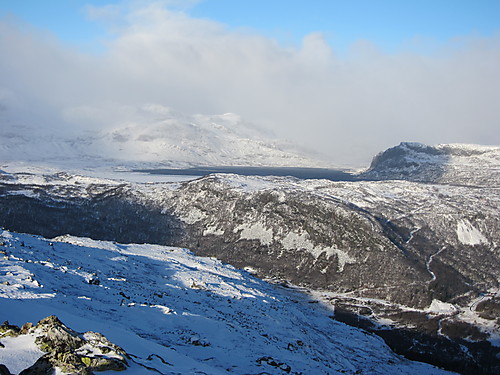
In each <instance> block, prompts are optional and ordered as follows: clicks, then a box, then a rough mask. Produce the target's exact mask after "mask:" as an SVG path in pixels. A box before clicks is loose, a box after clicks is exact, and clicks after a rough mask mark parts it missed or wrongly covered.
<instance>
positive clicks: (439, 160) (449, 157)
mask: <svg viewBox="0 0 500 375" xmlns="http://www.w3.org/2000/svg"><path fill="white" fill-rule="evenodd" d="M361 176H362V177H363V178H368V179H376V180H391V179H398V180H408V181H421V182H433V183H444V184H455V185H468V186H474V185H479V186H491V187H498V186H500V147H497V146H479V145H466V144H443V145H437V146H427V145H424V144H421V143H408V142H403V143H401V144H399V145H398V146H395V147H392V148H389V149H388V150H385V151H383V152H381V153H380V154H378V155H377V156H375V158H374V159H373V161H372V164H371V166H370V168H369V169H368V170H367V171H366V172H365V173H363V174H362V175H361Z"/></svg>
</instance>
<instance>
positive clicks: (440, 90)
mask: <svg viewBox="0 0 500 375" xmlns="http://www.w3.org/2000/svg"><path fill="white" fill-rule="evenodd" d="M499 67H500V1H499V0H476V1H466V0H432V1H428V0H418V1H417V0H407V1H395V0H372V1H369V0H352V1H345V0H294V1H290V0H251V1H250V0H238V1H236V0H165V1H149V0H142V1H139V0H123V1H116V0H115V1H105V0H104V1H97V0H65V1H57V0H46V1H39V0H0V116H1V117H0V119H2V120H3V121H2V122H1V124H0V126H4V127H6V126H10V127H12V128H15V129H18V131H22V129H29V128H30V127H36V128H37V129H39V130H43V131H45V132H54V133H55V134H56V133H57V134H58V133H60V132H70V133H71V132H74V133H78V132H84V131H87V130H96V129H108V128H114V127H119V126H122V125H123V124H126V123H127V121H130V118H129V116H132V114H133V116H134V119H135V121H140V118H139V119H138V118H137V116H138V115H137V113H139V112H140V111H139V109H140V108H142V107H144V106H147V105H150V104H158V105H162V106H167V107H170V108H173V109H175V110H177V111H180V112H183V113H186V114H198V113H199V114H221V113H227V112H233V113H237V114H239V115H240V116H242V117H243V118H244V119H245V120H246V121H248V122H250V123H252V124H255V125H256V126H258V127H261V128H263V129H265V130H266V131H267V132H268V134H271V133H272V134H274V136H276V137H279V138H283V139H288V140H290V141H292V142H296V143H298V144H300V145H301V146H303V147H305V148H308V149H310V150H314V151H316V152H319V153H321V154H322V155H324V157H325V158H326V159H328V160H331V161H332V162H333V163H336V164H339V165H357V166H361V165H366V164H367V163H369V161H370V160H371V158H372V156H373V155H374V154H376V153H377V152H379V151H381V150H383V149H385V148H387V147H391V146H393V145H395V144H398V143H399V142H402V141H415V142H423V143H427V144H438V143H478V144H493V145H499V144H500V131H499V130H500V106H499V105H498V104H497V102H498V98H500V68H499Z"/></svg>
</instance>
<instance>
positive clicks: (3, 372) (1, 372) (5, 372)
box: [0, 346, 11, 375]
mask: <svg viewBox="0 0 500 375" xmlns="http://www.w3.org/2000/svg"><path fill="white" fill-rule="evenodd" d="M0 347H1V346H0ZM0 375H11V373H10V371H9V369H8V368H7V367H6V366H5V365H2V364H0Z"/></svg>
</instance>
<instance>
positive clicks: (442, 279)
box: [0, 143, 500, 374]
mask: <svg viewBox="0 0 500 375" xmlns="http://www.w3.org/2000/svg"><path fill="white" fill-rule="evenodd" d="M499 155H500V152H499V149H498V148H492V147H489V148H486V147H473V146H458V145H447V146H437V147H430V146H424V145H420V144H408V143H404V144H401V145H399V146H397V147H395V148H392V149H389V150H387V151H385V152H384V153H381V154H380V155H378V156H377V157H376V158H375V159H374V162H373V163H372V166H371V168H370V169H369V170H368V171H367V172H365V173H363V174H361V175H360V176H359V179H360V180H359V181H354V182H353V181H349V182H342V181H340V182H334V181H327V180H299V179H294V178H286V177H281V178H276V177H256V176H254V177H244V176H238V175H222V174H221V175H210V176H207V177H204V178H201V179H198V180H194V181H190V182H184V183H171V184H168V183H161V184H160V183H158V184H132V183H123V182H117V181H111V180H100V179H88V178H84V177H78V176H72V175H67V174H64V173H60V174H50V175H46V174H34V175H30V174H26V173H24V174H23V173H15V174H13V173H8V172H5V173H4V174H3V175H2V183H1V185H0V194H1V196H0V218H1V222H0V225H3V226H4V227H6V228H8V229H10V230H16V231H21V232H29V233H34V234H41V235H44V236H46V237H55V236H58V235H62V234H66V233H70V234H73V235H79V236H88V237H92V238H96V239H105V240H114V241H120V242H136V243H141V242H147V243H158V244H168V245H175V246H182V247H187V248H190V249H192V250H193V251H194V252H196V253H197V254H199V255H203V256H212V257H216V258H217V259H220V260H222V261H224V262H227V263H230V264H232V265H234V266H236V267H239V268H242V269H243V268H244V269H247V270H248V271H250V272H252V273H254V274H255V275H257V276H259V277H261V278H265V279H270V280H273V281H274V282H277V283H281V284H283V285H290V284H291V285H295V286H300V287H303V288H306V289H307V290H311V291H314V295H315V298H318V300H322V301H324V302H326V303H329V304H332V305H333V306H334V307H335V318H336V319H338V320H341V321H343V322H346V323H348V324H351V325H354V326H357V327H362V328H364V329H365V330H368V331H371V332H374V333H377V334H378V335H380V336H381V337H382V338H384V340H385V341H386V342H387V343H388V344H389V345H390V346H391V347H392V348H393V349H394V350H396V351H397V352H399V353H402V354H404V355H406V356H407V357H409V358H413V359H417V360H422V361H427V362H430V363H435V364H438V365H440V366H443V367H445V368H448V369H451V370H454V371H459V372H462V373H467V374H470V373H477V374H494V373H497V372H498V370H499V369H500V363H499V358H498V353H499V350H498V346H499V342H500V341H499V325H500V315H499V311H500V303H499V297H500V294H499V274H498V269H499V265H500V262H499V256H500V248H499V237H498V233H499V232H500V218H499V216H498V209H499V207H500V195H499V190H498V187H499V184H498V181H499V173H498V166H499V165H500V162H499V159H500V156H499Z"/></svg>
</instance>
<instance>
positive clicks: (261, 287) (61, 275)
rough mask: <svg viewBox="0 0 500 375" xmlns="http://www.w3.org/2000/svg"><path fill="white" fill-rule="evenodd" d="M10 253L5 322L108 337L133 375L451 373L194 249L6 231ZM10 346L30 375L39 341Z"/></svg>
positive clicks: (3, 287) (0, 281)
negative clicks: (55, 321)
mask: <svg viewBox="0 0 500 375" xmlns="http://www.w3.org/2000/svg"><path fill="white" fill-rule="evenodd" d="M0 242H3V245H2V246H1V250H2V251H3V252H5V254H3V255H2V258H0V317H1V319H2V320H9V322H10V323H11V324H17V325H22V324H23V323H25V322H33V323H36V322H37V321H38V320H40V319H42V318H44V317H46V316H48V315H52V314H55V315H57V316H58V317H59V318H60V319H61V320H62V321H63V322H64V323H65V324H66V325H68V326H69V327H71V328H73V329H75V330H77V331H79V332H84V331H89V330H92V331H97V332H100V333H102V334H104V335H105V336H106V337H107V338H108V339H110V340H111V341H112V342H114V343H115V344H117V345H119V346H121V347H123V348H124V349H125V350H126V351H127V353H129V354H130V355H131V356H132V360H131V361H130V364H131V367H130V369H129V370H127V373H130V374H146V373H158V372H159V373H162V374H202V373H204V374H214V375H215V374H250V373H269V374H285V373H290V374H341V373H342V374H346V373H347V374H354V373H365V374H444V373H446V372H445V371H442V370H439V369H436V368H433V367H432V366H430V365H426V364H421V363H417V362H411V361H409V360H406V359H404V358H402V357H399V356H397V355H395V354H394V353H393V352H391V351H390V349H389V348H388V347H387V346H386V345H385V344H384V342H383V341H382V340H381V339H380V338H378V337H376V336H373V335H370V334H367V333H365V332H363V331H360V330H357V329H355V328H351V327H348V326H346V325H343V324H342V323H339V322H336V321H334V320H333V319H331V318H330V317H329V316H330V315H331V314H332V311H330V310H329V309H328V307H326V306H323V305H322V304H310V303H308V301H309V297H307V296H306V295H304V294H301V293H300V292H298V291H296V290H293V289H287V288H281V287H277V286H274V285H271V284H267V283H266V282H264V281H261V280H258V279H256V278H254V277H253V276H251V275H250V274H248V273H247V272H245V271H239V270H237V269H235V268H233V267H231V266H228V265H224V264H222V263H221V262H220V261H218V260H215V259H212V258H200V257H196V256H194V255H193V254H192V253H190V252H189V251H188V250H185V249H179V248H171V247H162V246H158V245H134V244H128V245H126V244H118V243H114V242H104V241H95V240H91V239H87V238H76V237H71V236H63V237H59V238H56V239H52V240H47V239H44V238H41V237H37V236H32V235H27V234H17V233H12V232H8V231H3V233H2V234H1V238H0ZM95 280H99V282H98V283H96V281H95ZM89 281H92V283H90V282H89ZM21 339H22V340H25V341H26V342H21ZM0 341H1V342H2V343H5V344H6V345H5V347H6V348H0V363H8V364H10V365H11V366H13V367H14V368H12V369H11V370H12V371H18V370H19V369H20V367H22V366H25V365H26V363H22V364H21V363H20V362H17V364H16V361H15V360H13V357H12V350H14V349H15V350H18V351H19V354H21V352H22V351H28V352H29V353H30V355H31V356H28V357H23V358H24V361H26V359H27V358H30V360H33V359H35V357H36V356H37V354H36V353H37V352H36V348H34V347H33V343H32V339H29V337H26V336H19V339H9V340H7V339H3V338H2V339H1V340H0ZM9 358H10V359H9ZM18 358H19V361H21V356H19V357H18ZM143 365H145V366H148V367H149V368H154V369H155V370H147V369H146V368H145V367H143ZM15 366H18V367H17V368H16V367H15Z"/></svg>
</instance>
